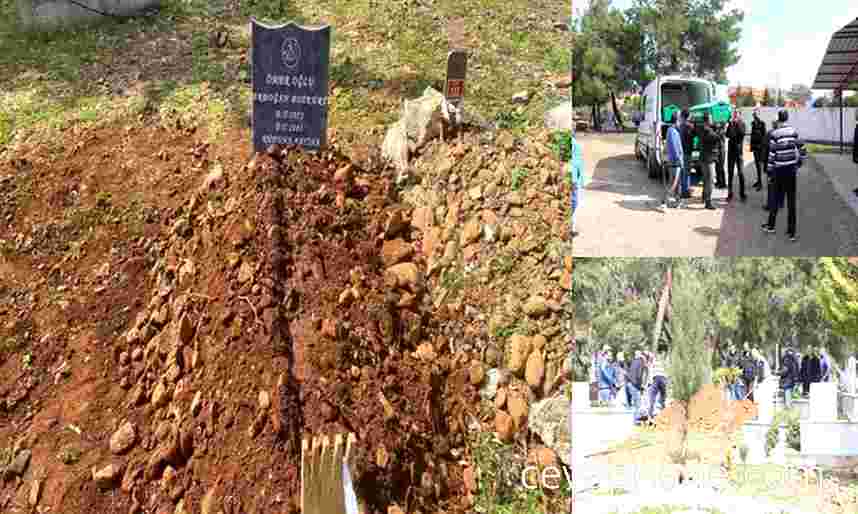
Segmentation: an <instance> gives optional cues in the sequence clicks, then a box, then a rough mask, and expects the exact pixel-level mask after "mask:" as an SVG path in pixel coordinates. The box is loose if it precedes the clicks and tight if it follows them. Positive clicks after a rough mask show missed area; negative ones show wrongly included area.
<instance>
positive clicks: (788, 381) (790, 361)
mask: <svg viewBox="0 0 858 514" xmlns="http://www.w3.org/2000/svg"><path fill="white" fill-rule="evenodd" d="M781 366H782V369H781V372H780V376H781V386H782V387H783V389H784V407H786V408H787V409H791V408H792V391H793V389H794V388H795V386H796V384H798V383H799V378H800V369H799V365H798V356H797V355H796V353H795V350H793V349H792V347H791V346H787V349H786V353H785V354H784V358H783V360H782V362H781Z"/></svg>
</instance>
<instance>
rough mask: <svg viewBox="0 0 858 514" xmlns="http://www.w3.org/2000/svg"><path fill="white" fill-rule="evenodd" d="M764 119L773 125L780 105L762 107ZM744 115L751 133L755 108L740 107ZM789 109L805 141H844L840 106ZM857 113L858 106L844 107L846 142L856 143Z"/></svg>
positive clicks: (791, 118) (838, 142)
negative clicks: (854, 141) (841, 130)
mask: <svg viewBox="0 0 858 514" xmlns="http://www.w3.org/2000/svg"><path fill="white" fill-rule="evenodd" d="M759 110H760V119H761V120H763V121H764V122H766V128H767V129H771V128H772V122H774V121H775V120H777V119H778V111H780V110H781V108H780V107H760V108H759ZM739 111H740V112H741V113H742V118H743V119H744V120H745V123H746V125H747V135H748V137H750V135H751V121H753V119H754V118H753V116H752V114H753V112H754V108H752V107H742V108H740V109H739ZM787 111H788V112H789V124H790V125H792V126H793V127H795V128H796V130H798V133H799V135H800V136H801V138H802V139H804V140H805V141H818V142H828V143H836V144H840V129H839V127H840V108H839V107H836V108H835V107H826V108H822V109H814V108H811V109H787ZM856 116H858V108H855V107H844V108H843V141H844V142H845V143H850V144H851V143H852V139H853V138H854V136H855V123H856Z"/></svg>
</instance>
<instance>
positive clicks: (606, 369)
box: [597, 347, 617, 402]
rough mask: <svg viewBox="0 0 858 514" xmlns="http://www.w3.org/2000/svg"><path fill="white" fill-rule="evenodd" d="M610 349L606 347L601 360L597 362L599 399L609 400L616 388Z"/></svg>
mask: <svg viewBox="0 0 858 514" xmlns="http://www.w3.org/2000/svg"><path fill="white" fill-rule="evenodd" d="M613 360H614V359H613V356H612V355H611V349H610V348H608V347H606V348H605V351H604V354H603V356H602V359H601V361H600V362H599V370H598V375H597V376H598V378H599V401H602V402H610V401H611V400H613V398H614V391H616V389H617V370H616V368H615V367H614V365H613Z"/></svg>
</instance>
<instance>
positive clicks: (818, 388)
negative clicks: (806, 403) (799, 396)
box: [810, 382, 837, 421]
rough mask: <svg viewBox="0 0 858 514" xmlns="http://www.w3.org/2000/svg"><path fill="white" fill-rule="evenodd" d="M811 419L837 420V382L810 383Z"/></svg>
mask: <svg viewBox="0 0 858 514" xmlns="http://www.w3.org/2000/svg"><path fill="white" fill-rule="evenodd" d="M810 420H811V421H836V420H837V384H836V383H834V382H818V383H815V384H810Z"/></svg>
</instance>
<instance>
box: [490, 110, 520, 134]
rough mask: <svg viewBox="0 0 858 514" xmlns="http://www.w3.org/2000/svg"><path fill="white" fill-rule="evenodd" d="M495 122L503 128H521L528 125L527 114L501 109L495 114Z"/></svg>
mask: <svg viewBox="0 0 858 514" xmlns="http://www.w3.org/2000/svg"><path fill="white" fill-rule="evenodd" d="M495 123H496V124H497V127H498V128H499V129H501V130H511V129H520V128H522V127H524V126H526V125H527V115H526V114H524V113H523V112H519V111H500V112H498V113H497V114H496V115H495Z"/></svg>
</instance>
